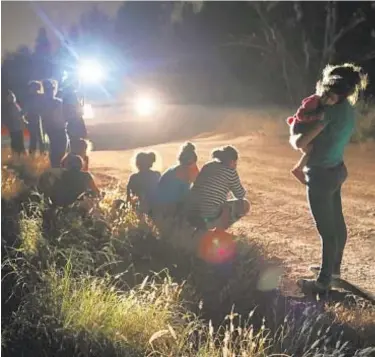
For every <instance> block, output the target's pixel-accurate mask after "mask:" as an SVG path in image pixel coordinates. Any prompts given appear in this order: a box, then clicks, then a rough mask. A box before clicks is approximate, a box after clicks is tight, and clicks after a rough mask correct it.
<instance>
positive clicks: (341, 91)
mask: <svg viewBox="0 0 375 357" xmlns="http://www.w3.org/2000/svg"><path fill="white" fill-rule="evenodd" d="M367 84H368V77H367V74H366V73H364V72H363V70H362V68H361V67H359V66H356V65H354V64H352V63H344V64H341V65H335V66H332V65H327V66H326V67H325V68H324V70H323V73H322V79H321V80H320V81H319V82H318V84H317V88H316V90H317V91H316V92H317V94H319V95H325V94H329V93H334V94H337V95H338V96H339V97H340V99H345V98H347V99H348V100H349V102H350V103H351V104H352V105H354V104H355V103H356V102H357V100H358V97H359V94H360V92H361V91H364V90H365V89H366V87H367Z"/></svg>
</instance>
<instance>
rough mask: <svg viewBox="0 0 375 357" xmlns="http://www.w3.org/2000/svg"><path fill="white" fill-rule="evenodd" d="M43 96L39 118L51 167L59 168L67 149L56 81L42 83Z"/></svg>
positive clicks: (49, 80) (48, 80)
mask: <svg viewBox="0 0 375 357" xmlns="http://www.w3.org/2000/svg"><path fill="white" fill-rule="evenodd" d="M43 89H44V95H43V100H42V106H43V107H42V110H41V117H42V123H43V127H44V128H45V130H46V133H47V135H48V137H49V140H50V153H49V156H50V162H51V167H53V168H56V167H60V162H61V159H62V158H63V157H64V156H65V154H66V151H67V147H68V137H67V134H66V121H65V118H64V115H63V105H62V100H61V99H59V98H57V97H56V93H57V81H55V80H52V79H47V80H44V81H43Z"/></svg>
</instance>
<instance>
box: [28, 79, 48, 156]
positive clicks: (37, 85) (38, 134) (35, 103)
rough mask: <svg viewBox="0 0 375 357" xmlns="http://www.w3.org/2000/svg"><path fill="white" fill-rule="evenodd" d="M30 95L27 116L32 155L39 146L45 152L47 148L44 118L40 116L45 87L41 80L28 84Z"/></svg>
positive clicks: (41, 151)
mask: <svg viewBox="0 0 375 357" xmlns="http://www.w3.org/2000/svg"><path fill="white" fill-rule="evenodd" d="M28 89H29V96H28V99H27V101H26V105H25V110H24V111H25V113H26V118H27V121H28V123H29V125H28V128H29V132H30V146H29V153H30V155H32V154H34V153H35V152H36V150H37V148H38V147H39V151H40V153H41V154H43V153H44V152H45V150H46V144H45V140H44V130H43V124H42V119H41V116H40V113H41V110H42V99H43V95H42V94H43V90H42V89H43V87H42V83H41V82H39V81H31V82H30V83H29V84H28Z"/></svg>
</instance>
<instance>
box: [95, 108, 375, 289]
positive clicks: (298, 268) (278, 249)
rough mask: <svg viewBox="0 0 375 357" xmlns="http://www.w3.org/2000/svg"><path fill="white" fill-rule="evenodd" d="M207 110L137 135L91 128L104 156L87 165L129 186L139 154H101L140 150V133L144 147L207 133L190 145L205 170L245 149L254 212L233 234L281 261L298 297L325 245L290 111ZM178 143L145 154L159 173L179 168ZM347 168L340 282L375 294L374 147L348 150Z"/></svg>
mask: <svg viewBox="0 0 375 357" xmlns="http://www.w3.org/2000/svg"><path fill="white" fill-rule="evenodd" d="M204 110H205V112H202V109H200V108H194V109H193V110H190V113H189V111H188V110H185V112H184V113H183V114H181V111H180V112H178V115H175V116H173V118H172V119H173V120H170V121H169V126H167V125H163V124H165V121H164V122H163V119H159V120H160V121H159V122H156V123H155V122H153V123H150V124H147V122H143V123H142V124H138V125H139V127H140V128H141V129H142V130H141V129H137V133H136V134H132V127H131V126H129V125H128V124H127V125H126V126H125V127H123V128H122V129H119V128H117V130H116V126H114V127H112V128H111V127H110V125H106V126H105V127H104V126H103V127H99V126H98V127H97V128H95V127H93V128H92V132H93V134H94V135H93V137H94V139H93V140H94V145H95V146H96V142H95V138H99V139H100V140H99V143H100V145H99V146H100V147H99V148H97V149H98V150H99V151H94V152H93V153H92V159H91V160H90V162H91V167H92V168H93V172H94V174H96V175H97V177H98V179H99V180H102V183H104V182H105V180H106V177H108V176H113V177H116V178H117V179H118V180H120V182H121V183H122V185H125V184H126V180H127V178H128V175H129V173H130V164H129V162H130V160H131V157H132V155H133V154H134V151H133V150H116V151H114V150H113V151H100V150H101V149H103V148H105V146H108V148H109V149H110V148H111V147H114V146H116V148H121V147H123V148H127V147H132V146H133V147H135V146H137V145H136V140H135V139H134V138H135V137H141V136H142V134H144V135H143V137H144V140H143V142H144V141H147V140H148V139H150V138H151V139H152V141H156V142H163V141H164V142H167V141H168V140H171V139H172V137H173V136H174V133H176V132H177V133H179V134H180V136H183V135H184V134H185V135H184V136H189V135H191V136H190V137H192V136H193V135H197V133H198V132H199V130H200V131H201V132H205V134H203V135H199V136H196V139H193V142H194V143H195V144H196V145H197V151H198V156H199V159H200V161H199V164H200V165H202V164H203V163H204V162H205V161H206V160H207V159H208V158H209V153H210V151H211V150H212V149H213V148H214V147H217V146H221V145H227V144H233V145H235V146H236V147H237V148H238V149H239V150H240V161H239V168H238V169H239V173H240V176H241V178H242V181H243V183H244V185H245V187H246V189H247V191H248V197H249V199H250V201H251V203H252V210H251V214H250V215H249V216H248V217H246V218H245V219H243V220H241V221H240V222H238V223H236V225H235V226H234V227H233V230H234V231H236V232H244V233H246V234H247V235H248V237H249V239H255V240H257V241H260V242H261V243H262V244H263V245H264V246H265V247H266V251H267V252H268V253H269V255H270V256H271V257H272V256H273V257H277V258H279V259H281V260H282V261H283V262H284V268H285V274H284V277H283V281H282V288H283V289H285V290H287V291H288V292H289V293H296V287H295V280H296V279H297V278H299V277H301V276H309V275H310V273H309V270H308V266H309V265H311V264H313V263H319V260H320V241H319V238H318V235H317V233H316V231H315V228H314V224H313V222H312V219H311V218H310V213H309V210H308V206H307V203H306V197H305V188H304V187H303V186H302V185H301V184H299V183H298V182H297V181H295V180H294V179H293V178H292V177H291V175H290V174H289V170H290V169H291V167H292V166H293V164H294V163H295V162H296V160H297V159H298V157H299V154H298V153H297V152H294V151H293V150H292V149H291V148H290V147H289V145H288V143H287V129H286V128H285V124H284V120H283V118H285V113H283V112H280V111H277V109H275V110H274V111H273V112H272V111H270V113H268V114H264V113H261V112H256V111H243V110H242V111H241V110H227V111H224V112H223V111H222V110H220V111H219V110H218V111H216V112H213V111H208V110H206V109H204ZM176 112H177V111H176ZM207 114H209V115H207ZM189 118H191V120H189ZM204 120H205V121H204ZM189 123H190V124H189ZM197 126H198V127H197ZM173 127H174V128H173ZM161 128H163V129H166V130H161ZM171 128H172V129H171ZM200 128H201V129H200ZM98 129H100V130H98ZM121 130H123V131H121ZM148 130H149V131H152V132H154V133H156V132H157V131H159V132H160V133H164V134H163V135H161V134H160V135H159V137H158V136H157V135H156V136H155V135H154V136H151V135H147V131H148ZM122 132H126V133H127V136H128V137H132V135H133V139H134V140H133V141H132V142H131V143H130V142H129V141H126V140H124V141H121V133H122ZM116 135H117V136H116ZM168 135H169V138H168V137H167V136H168ZM176 140H179V141H180V140H181V139H179V138H177V139H175V140H173V142H172V141H171V142H170V143H168V144H165V143H164V144H160V145H155V146H150V147H148V148H147V149H148V150H149V149H155V150H157V151H158V152H159V153H160V154H161V156H162V159H163V162H162V163H160V162H159V163H157V164H156V166H157V167H156V169H159V170H163V169H166V168H167V167H168V166H169V165H172V164H174V162H175V161H176V155H177V151H178V148H179V145H180V144H181V142H176ZM141 142H142V141H141ZM106 143H108V144H107V145H106ZM129 144H131V145H129ZM141 145H142V144H141ZM346 164H347V166H348V170H349V177H348V180H347V181H346V183H345V184H344V187H343V207H344V214H345V217H346V221H347V225H348V230H349V238H348V243H347V248H346V251H345V256H344V263H343V276H344V277H345V278H347V279H349V280H350V281H352V282H354V283H357V284H358V285H359V286H361V287H363V288H366V289H368V290H369V291H371V292H372V293H375V268H374V267H375V147H374V145H351V146H350V147H349V148H348V150H347V152H346Z"/></svg>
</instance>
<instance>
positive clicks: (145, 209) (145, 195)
mask: <svg viewBox="0 0 375 357" xmlns="http://www.w3.org/2000/svg"><path fill="white" fill-rule="evenodd" d="M155 161H156V154H155V153H154V152H140V153H138V154H137V155H136V158H135V164H136V167H137V169H138V172H137V173H134V174H132V175H131V176H130V178H129V182H128V185H127V202H129V203H130V204H132V205H133V206H138V208H139V210H140V212H141V213H146V214H150V213H151V209H152V206H153V205H154V203H155V195H156V189H157V186H158V182H159V179H160V172H158V171H154V170H151V168H152V166H153V164H154V163H155Z"/></svg>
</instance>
